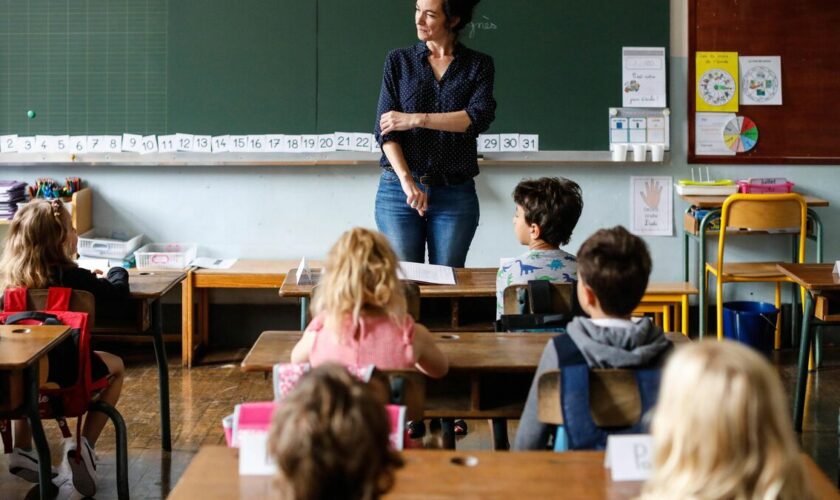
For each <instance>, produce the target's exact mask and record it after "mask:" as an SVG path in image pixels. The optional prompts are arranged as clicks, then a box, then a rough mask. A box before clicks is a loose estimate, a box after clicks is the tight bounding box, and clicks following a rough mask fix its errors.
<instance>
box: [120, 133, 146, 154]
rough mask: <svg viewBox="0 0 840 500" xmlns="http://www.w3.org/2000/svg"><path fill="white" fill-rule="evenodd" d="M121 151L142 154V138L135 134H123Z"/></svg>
mask: <svg viewBox="0 0 840 500" xmlns="http://www.w3.org/2000/svg"><path fill="white" fill-rule="evenodd" d="M122 150H123V151H126V152H129V153H142V152H143V136H142V135H137V134H123V137H122Z"/></svg>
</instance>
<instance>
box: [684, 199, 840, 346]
mask: <svg viewBox="0 0 840 500" xmlns="http://www.w3.org/2000/svg"><path fill="white" fill-rule="evenodd" d="M680 197H681V198H682V199H683V200H684V201H685V202H686V203H688V204H689V207H688V208H686V210H685V213H686V214H688V212H689V210H690V209H691V207H697V208H702V209H706V210H709V213H707V214H706V215H705V216H704V217H703V220H701V221H700V224H699V226H698V228H697V231H696V232H694V231H689V229H688V228H686V227H683V279H684V280H685V281H689V276H688V275H689V240H691V239H695V240H697V242H698V247H699V252H698V256H697V257H698V258H697V272H698V278H697V283H698V289H699V290H698V302H699V303H698V307H699V309H700V315H699V316H700V321H699V332H700V337H701V338H702V337H703V336H704V335H705V334H706V314H705V312H706V281H705V280H704V279H703V271H704V268H705V266H706V238H707V236H708V235H709V234H710V233H711V231H710V230H709V229H707V228H708V227H709V224H710V223H711V222H712V219H714V218H715V217H719V216H720V211H721V210H720V209H721V207H723V203H724V201H726V198H727V196H680ZM805 203H807V204H808V218H809V219H810V220H811V221H812V222H813V226H814V235H813V237H812V236H809V238H811V239H813V240H815V241H816V244H817V249H816V258H817V262H822V251H823V249H822V232H823V230H822V221H821V220H820V217H819V215H817V213H816V212H814V211H813V210H812V208H818V207H827V206H829V202H828V200H824V199H822V198H817V197H814V196H805ZM686 217H687V215H686ZM751 233H752V234H755V233H756V232H750V231H744V232H742V233H740V234H751ZM761 234H767V233H761ZM794 237H796V236H795V235H794ZM792 247H793V252H792V253H793V258H792V260H796V248H795V247H796V245H792ZM796 301H797V300H796V294H794V304H793V305H794V310H795V309H796ZM793 320H794V324H793V326H794V327H795V326H796V324H795V321H796V315H795V314H794V315H793Z"/></svg>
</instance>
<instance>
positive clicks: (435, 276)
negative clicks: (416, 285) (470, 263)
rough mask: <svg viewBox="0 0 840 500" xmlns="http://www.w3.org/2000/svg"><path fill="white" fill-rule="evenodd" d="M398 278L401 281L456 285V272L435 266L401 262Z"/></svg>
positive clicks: (448, 268) (445, 267) (449, 268)
mask: <svg viewBox="0 0 840 500" xmlns="http://www.w3.org/2000/svg"><path fill="white" fill-rule="evenodd" d="M397 276H398V277H399V278H400V279H401V280H408V281H419V282H421V283H432V284H435V285H454V284H455V270H454V269H452V268H451V267H449V266H438V265H435V264H418V263H417V262H400V268H399V270H398V271H397Z"/></svg>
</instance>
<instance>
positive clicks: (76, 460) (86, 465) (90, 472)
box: [67, 438, 97, 497]
mask: <svg viewBox="0 0 840 500" xmlns="http://www.w3.org/2000/svg"><path fill="white" fill-rule="evenodd" d="M81 442H82V450H81V452H80V451H79V450H77V449H76V442H75V441H74V442H73V443H72V444H71V445H70V449H69V450H68V451H67V463H68V464H70V471H71V472H72V474H73V487H74V488H76V491H78V492H79V493H81V494H82V495H84V496H86V497H92V496H93V495H95V494H96V461H97V458H96V453H94V451H93V447H92V446H91V445H90V443H88V440H87V439H86V438H81Z"/></svg>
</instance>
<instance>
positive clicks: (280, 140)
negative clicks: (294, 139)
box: [265, 134, 286, 153]
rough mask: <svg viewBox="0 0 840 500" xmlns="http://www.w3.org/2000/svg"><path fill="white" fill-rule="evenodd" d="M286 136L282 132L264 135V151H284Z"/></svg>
mask: <svg viewBox="0 0 840 500" xmlns="http://www.w3.org/2000/svg"><path fill="white" fill-rule="evenodd" d="M285 137H286V136H284V135H283V134H268V135H266V136H265V143H266V151H270V152H272V153H282V152H284V151H285V149H284V148H285V145H286V141H285V140H284V139H285Z"/></svg>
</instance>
